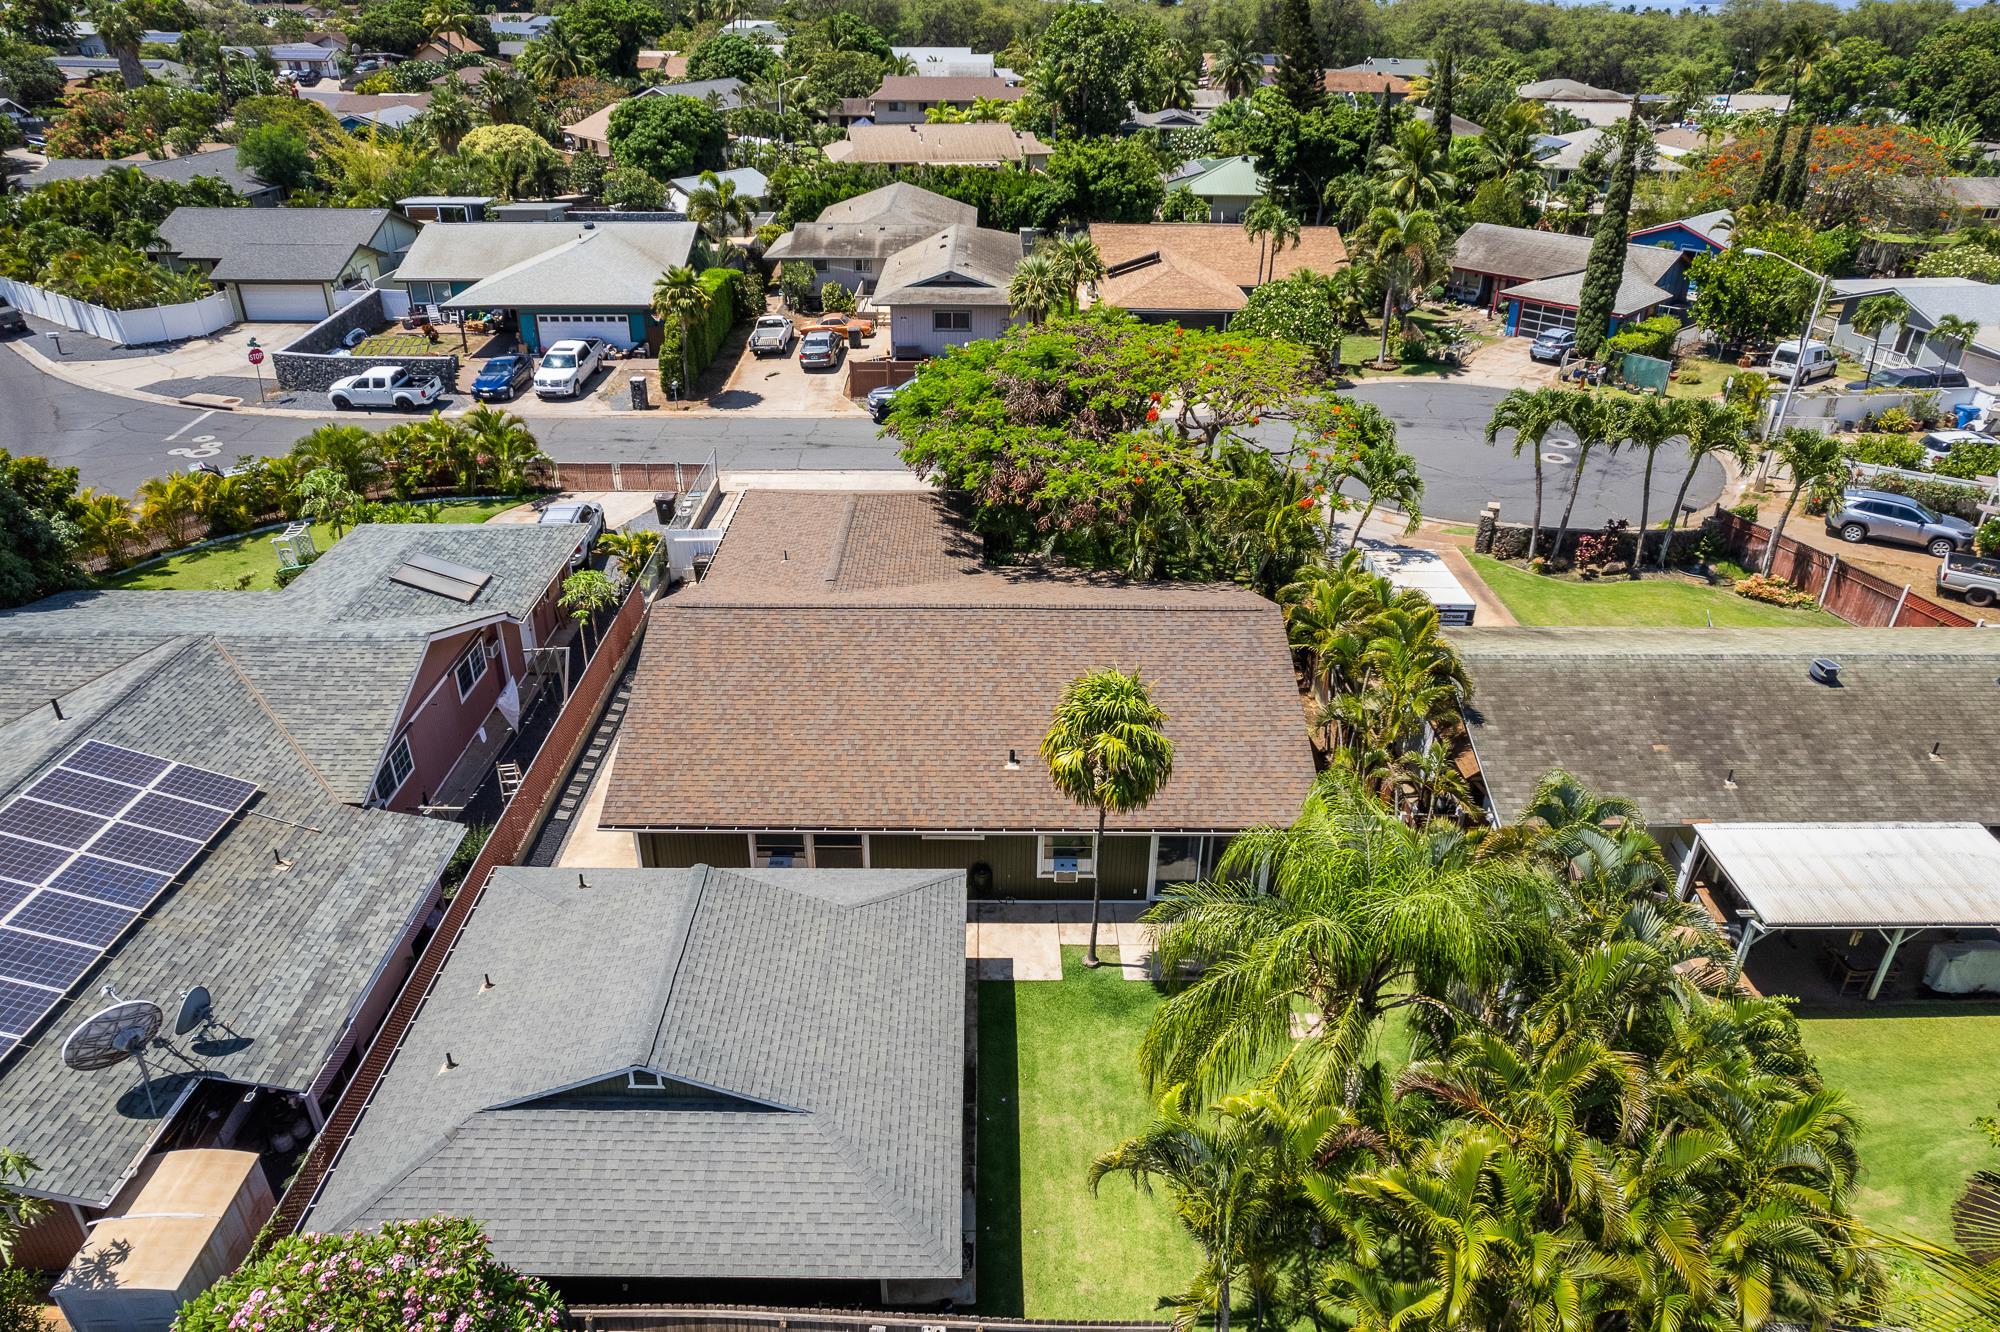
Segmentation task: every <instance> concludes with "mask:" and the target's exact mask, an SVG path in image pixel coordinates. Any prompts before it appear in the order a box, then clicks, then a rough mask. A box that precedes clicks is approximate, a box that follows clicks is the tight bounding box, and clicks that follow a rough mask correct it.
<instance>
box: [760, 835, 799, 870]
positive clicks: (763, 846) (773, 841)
mask: <svg viewBox="0 0 2000 1332" xmlns="http://www.w3.org/2000/svg"><path fill="white" fill-rule="evenodd" d="M750 863H751V864H753V865H755V866H756V867H757V868H758V869H804V868H805V865H806V838H805V834H804V833H758V834H757V836H756V838H755V839H754V840H753V843H752V846H751V854H750Z"/></svg>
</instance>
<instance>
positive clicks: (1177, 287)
mask: <svg viewBox="0 0 2000 1332" xmlns="http://www.w3.org/2000/svg"><path fill="white" fill-rule="evenodd" d="M1097 299H1098V300H1099V301H1100V302H1102V303H1103V304H1105V305H1115V306H1117V307H1119V308H1120V309H1123V310H1174V311H1178V310H1188V311H1204V312H1208V311H1220V312H1224V313H1233V312H1235V311H1237V310H1241V309H1242V308H1243V306H1244V303H1245V302H1246V301H1248V300H1249V299H1250V298H1249V297H1247V296H1245V295H1244V294H1243V288H1241V287H1239V286H1237V285H1236V284H1235V283H1234V282H1231V281H1230V280H1229V279H1228V278H1226V277H1224V276H1222V274H1220V273H1218V272H1216V271H1215V270H1214V269H1212V268H1210V267H1208V266H1207V265H1205V264H1198V263H1196V262H1194V261H1193V260H1192V259H1186V258H1183V257H1182V256H1180V255H1178V254H1176V253H1174V252H1173V251H1172V250H1162V251H1160V252H1158V253H1157V254H1146V255H1141V256H1140V257H1139V258H1137V259H1132V260H1128V261H1127V262H1126V263H1124V264H1119V265H1116V266H1114V267H1112V268H1111V270H1110V272H1109V273H1108V274H1107V275H1106V276H1105V279H1104V280H1103V281H1102V282H1100V283H1098V284H1097Z"/></svg>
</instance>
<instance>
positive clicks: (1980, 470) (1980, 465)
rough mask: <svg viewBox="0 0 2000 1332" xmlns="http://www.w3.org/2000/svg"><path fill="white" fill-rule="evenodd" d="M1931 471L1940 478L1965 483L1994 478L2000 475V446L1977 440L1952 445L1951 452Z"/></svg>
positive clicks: (1966, 440) (1962, 441)
mask: <svg viewBox="0 0 2000 1332" xmlns="http://www.w3.org/2000/svg"><path fill="white" fill-rule="evenodd" d="M1931 470H1932V471H1934V472H1936V473H1937V474H1938V475H1939V476H1955V477H1958V478H1959V479H1961V480H1965V481H1970V480H1972V479H1973V478H1974V477H1981V476H1993V475H1995V474H1996V473H2000V444H1981V443H1979V442H1978V441H1976V440H1970V439H1962V440H1960V441H1959V442H1958V443H1956V444H1954V445H1952V446H1951V451H1950V452H1949V453H1947V454H1945V456H1944V457H1942V458H1940V459H1938V461H1937V464H1936V465H1935V466H1934V467H1933V468H1932V469H1931Z"/></svg>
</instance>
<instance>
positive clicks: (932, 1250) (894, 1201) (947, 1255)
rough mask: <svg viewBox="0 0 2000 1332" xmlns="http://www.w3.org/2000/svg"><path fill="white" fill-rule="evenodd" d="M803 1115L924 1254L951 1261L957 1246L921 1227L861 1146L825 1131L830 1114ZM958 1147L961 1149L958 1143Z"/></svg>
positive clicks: (913, 1211)
mask: <svg viewBox="0 0 2000 1332" xmlns="http://www.w3.org/2000/svg"><path fill="white" fill-rule="evenodd" d="M807 1118H808V1119H809V1120H810V1121H811V1122H812V1127H813V1131H814V1132H815V1133H817V1134H819V1136H820V1139H821V1141H823V1142H825V1143H826V1145H827V1146H828V1147H830V1148H832V1149H833V1154H834V1155H835V1156H836V1157H838V1158H840V1159H841V1160H842V1161H845V1162H846V1163H847V1164H848V1165H849V1166H850V1167H852V1168H853V1170H854V1173H855V1175H856V1176H857V1177H859V1178H860V1179H861V1180H862V1182H863V1183H865V1184H866V1185H867V1186H868V1187H869V1191H870V1192H871V1193H873V1194H874V1195H875V1197H876V1200H877V1201H878V1202H880V1203H881V1204H882V1208H883V1210H884V1211H885V1212H887V1213H888V1214H889V1215H890V1216H893V1217H895V1218H896V1221H897V1223H898V1224H900V1225H901V1226H902V1227H903V1230H904V1231H905V1232H906V1233H907V1234H909V1235H910V1236H911V1237H913V1238H914V1239H916V1240H918V1241H919V1242H920V1243H921V1244H922V1245H923V1249H924V1256H925V1257H926V1258H929V1259H933V1260H935V1261H937V1262H941V1263H942V1262H949V1261H951V1258H952V1249H954V1248H956V1247H958V1246H957V1245H954V1244H951V1243H950V1241H945V1242H944V1243H940V1242H939V1240H938V1237H937V1236H936V1235H932V1234H929V1233H927V1232H926V1231H925V1230H924V1228H923V1223H922V1220H921V1218H919V1217H918V1216H917V1215H916V1214H915V1209H914V1208H912V1207H911V1205H910V1201H909V1199H907V1198H905V1197H904V1196H903V1194H902V1192H901V1191H900V1190H898V1189H897V1188H896V1186H895V1185H894V1184H892V1183H891V1182H890V1181H889V1180H888V1179H887V1178H885V1177H884V1176H883V1174H882V1172H881V1171H880V1170H877V1169H876V1168H875V1167H874V1165H872V1164H871V1163H870V1162H869V1161H867V1160H866V1159H865V1158H864V1157H863V1156H862V1155H861V1149H860V1148H859V1147H857V1146H856V1145H855V1143H854V1140H853V1139H852V1138H850V1137H848V1136H847V1134H846V1133H845V1132H829V1131H828V1130H829V1129H830V1128H832V1127H833V1125H832V1118H833V1117H832V1116H831V1115H830V1114H828V1113H827V1112H826V1111H824V1110H814V1111H811V1112H809V1113H808V1115H807ZM961 1150H963V1144H962V1143H961Z"/></svg>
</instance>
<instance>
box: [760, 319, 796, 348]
mask: <svg viewBox="0 0 2000 1332" xmlns="http://www.w3.org/2000/svg"><path fill="white" fill-rule="evenodd" d="M798 336H799V334H798V330H797V329H795V328H793V327H792V321H791V320H789V319H787V318H785V317H784V316H783V315H769V314H767V315H760V316H758V319H757V326H756V327H755V328H753V329H751V330H750V354H751V355H752V356H788V355H790V354H791V350H792V343H793V341H794V340H795V339H797V337H798Z"/></svg>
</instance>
